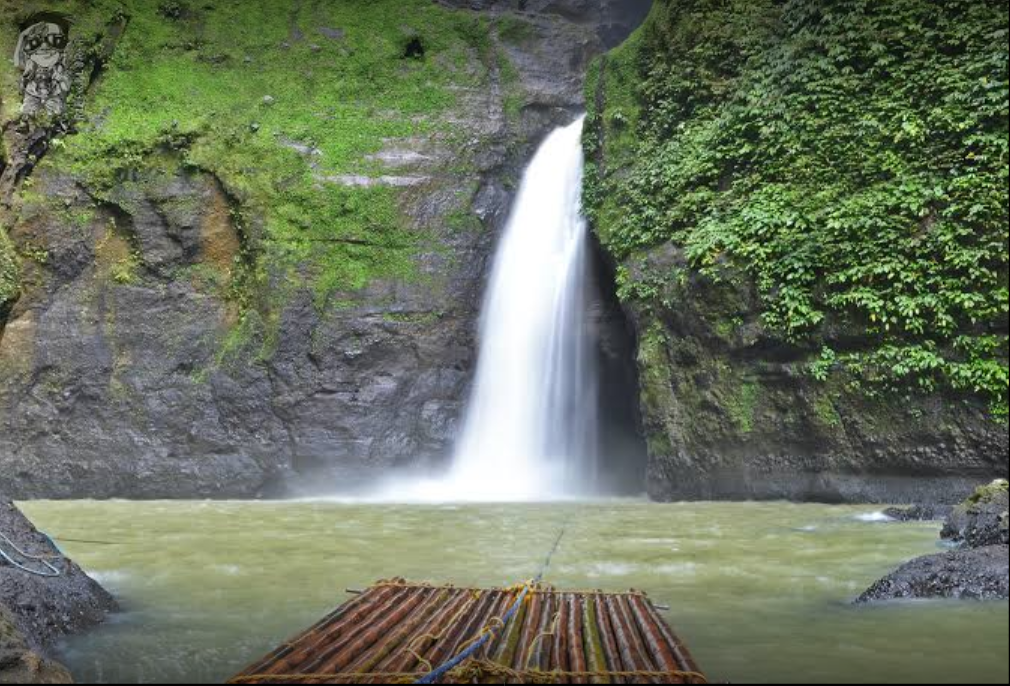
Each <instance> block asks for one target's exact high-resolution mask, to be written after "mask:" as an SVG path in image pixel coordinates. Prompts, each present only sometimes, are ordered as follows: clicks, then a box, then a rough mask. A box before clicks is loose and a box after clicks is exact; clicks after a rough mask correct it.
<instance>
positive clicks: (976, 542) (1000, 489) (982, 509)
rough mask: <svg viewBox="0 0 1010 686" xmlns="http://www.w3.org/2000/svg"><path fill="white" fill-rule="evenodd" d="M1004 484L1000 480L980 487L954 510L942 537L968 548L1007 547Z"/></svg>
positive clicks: (1006, 496) (1008, 500)
mask: <svg viewBox="0 0 1010 686" xmlns="http://www.w3.org/2000/svg"><path fill="white" fill-rule="evenodd" d="M1008 502H1010V496H1008V493H1007V481H1006V480H1005V479H1000V480H998V481H994V482H992V483H991V484H989V485H988V486H982V487H980V488H979V489H978V490H976V491H975V493H974V495H972V496H971V497H970V498H968V500H966V501H964V502H963V503H961V504H960V505H958V506H957V507H955V508H954V511H953V512H952V513H951V515H950V517H948V518H947V523H946V525H945V526H944V527H943V531H942V532H941V534H940V535H941V536H942V537H943V538H944V539H946V540H948V541H953V542H955V543H961V544H963V545H965V546H967V547H969V548H980V547H983V546H990V545H999V544H1002V545H1007V543H1008V542H1010V541H1008V537H1007V505H1008Z"/></svg>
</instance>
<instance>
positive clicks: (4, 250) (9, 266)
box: [0, 225, 21, 313]
mask: <svg viewBox="0 0 1010 686" xmlns="http://www.w3.org/2000/svg"><path fill="white" fill-rule="evenodd" d="M20 278H21V269H20V265H19V264H18V259H17V255H16V254H15V253H14V246H12V245H11V243H10V239H8V238H7V229H6V228H4V227H3V226H2V225H0V313H3V312H4V309H5V306H6V305H7V304H8V303H9V302H11V301H12V300H14V299H15V298H16V297H17V294H18V291H19V289H20Z"/></svg>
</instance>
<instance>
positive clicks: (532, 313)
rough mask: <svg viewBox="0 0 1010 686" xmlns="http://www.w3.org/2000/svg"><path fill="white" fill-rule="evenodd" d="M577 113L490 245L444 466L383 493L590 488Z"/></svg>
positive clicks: (537, 496) (465, 497)
mask: <svg viewBox="0 0 1010 686" xmlns="http://www.w3.org/2000/svg"><path fill="white" fill-rule="evenodd" d="M582 126H583V119H582V118H580V119H578V120H577V121H575V122H574V123H572V124H570V125H568V126H565V127H561V128H558V129H556V130H555V131H554V132H552V133H551V134H550V135H549V136H548V137H547V139H546V140H545V141H544V142H543V144H542V145H541V146H540V148H539V150H538V151H537V153H536V155H535V156H534V158H533V160H532V161H531V162H530V164H529V167H527V169H526V171H525V173H524V174H523V179H522V184H521V186H520V188H519V193H518V195H517V196H516V199H515V203H514V205H513V207H512V213H511V216H510V218H509V221H508V225H507V226H506V228H505V232H504V234H503V236H502V239H501V243H500V245H499V247H498V251H497V254H496V256H495V261H494V267H493V270H492V273H491V279H490V283H489V285H488V290H487V295H486V298H485V302H484V308H483V312H482V316H481V324H480V353H479V358H478V364H477V373H476V377H475V382H474V387H473V391H472V395H471V397H470V402H469V405H468V408H467V411H466V415H465V420H464V424H463V428H462V431H461V433H460V435H459V438H458V441H457V445H456V450H455V455H454V458H453V463H452V467H451V469H450V471H449V473H448V474H447V475H446V476H444V477H443V478H441V479H435V480H430V479H429V480H425V479H412V480H410V481H405V480H399V481H396V482H394V483H393V484H390V485H387V486H386V487H384V488H383V489H382V497H383V498H385V499H393V500H395V499H398V498H403V499H408V500H434V501H446V500H452V501H471V502H516V501H534V500H553V499H558V498H565V497H577V496H585V495H589V494H591V493H592V490H593V486H594V484H595V481H596V473H597V457H596V449H597V437H596V427H597V416H596V412H597V409H596V407H597V405H596V398H597V394H596V370H595V365H594V363H593V361H592V356H591V354H590V347H589V346H590V341H589V339H588V333H587V332H588V326H587V321H586V292H587V289H588V287H589V284H588V278H589V269H588V249H587V247H588V246H587V241H588V232H587V226H586V221H585V219H584V218H583V216H582V207H581V195H582V174H583V165H584V158H583V153H582Z"/></svg>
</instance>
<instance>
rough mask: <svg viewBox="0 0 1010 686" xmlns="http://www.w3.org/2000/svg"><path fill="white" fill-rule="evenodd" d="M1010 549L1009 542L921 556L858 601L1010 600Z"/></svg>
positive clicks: (882, 580)
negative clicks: (1009, 578)
mask: <svg viewBox="0 0 1010 686" xmlns="http://www.w3.org/2000/svg"><path fill="white" fill-rule="evenodd" d="M1007 550H1008V547H1007V546H1005V545H992V546H986V547H984V548H975V549H971V550H951V551H948V552H946V553H940V554H938V555H929V556H926V557H920V558H918V559H916V560H912V561H911V562H909V563H907V564H905V565H903V566H902V567H900V568H899V569H898V571H896V572H894V573H893V574H890V575H889V576H886V577H884V578H883V579H881V580H880V581H878V582H877V583H875V584H874V585H873V586H871V587H870V589H869V590H868V591H866V592H865V593H864V594H863V595H861V596H860V597H859V598H858V599H857V600H856V603H857V604H858V603H869V602H874V601H879V600H897V599H903V598H957V599H965V600H1000V599H1006V598H1007V597H1008V588H1007V586H1008V582H1007V579H1008V570H1010V566H1008V557H1007Z"/></svg>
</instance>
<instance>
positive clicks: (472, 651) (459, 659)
mask: <svg viewBox="0 0 1010 686" xmlns="http://www.w3.org/2000/svg"><path fill="white" fill-rule="evenodd" d="M567 530H568V523H567V522H566V523H565V525H564V526H562V527H561V532H560V533H559V534H558V537H557V540H555V541H554V547H552V548H551V552H549V553H548V554H547V559H546V560H544V564H543V566H542V567H541V568H540V573H539V574H537V576H536V578H535V579H534V580H533V581H532V582H530V583H528V584H526V587H525V588H524V589H523V592H522V593H520V594H519V598H517V599H516V602H515V603H514V604H513V605H512V607H511V608H510V609H509V611H508V612H506V613H505V615H504V616H503V617H502V618H501V627H500V628H496V629H492V630H491V631H490V632H488V633H486V634H484V635H483V636H481V637H480V639H479V640H478V641H477V642H476V643H474V644H473V645H471V646H470V647H469V648H467V649H466V650H464V651H463V652H462V653H460V654H459V655H457V656H456V657H454V658H452V659H451V660H449V661H448V662H446V663H445V664H443V665H442V666H441V667H439V668H437V669H435V670H433V671H431V672H429V673H428V674H426V675H425V676H424V677H422V678H421V679H418V680H417V681H415V682H414V683H415V684H434V683H438V682H439V681H440V680H441V679H442V677H444V676H445V675H446V674H448V673H449V672H451V671H452V670H454V669H456V668H457V667H459V666H460V665H461V664H463V663H464V662H466V661H467V660H469V659H470V658H471V657H473V656H474V655H476V654H477V651H478V650H480V649H481V648H483V647H484V646H485V645H487V643H488V641H490V640H491V639H493V638H497V637H498V632H499V631H504V630H505V627H507V626H508V623H509V622H510V621H512V618H513V617H515V616H516V613H518V612H519V608H520V607H522V605H523V602H524V601H525V600H526V596H528V595H529V593H530V589H531V588H535V587H536V586H537V585H539V584H540V582H541V581H543V580H544V576H545V575H546V574H547V571H548V570H549V569H550V567H551V561H552V560H553V559H554V553H556V552H557V551H558V547H559V546H560V545H561V539H562V538H564V537H565V532H566V531H567Z"/></svg>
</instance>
